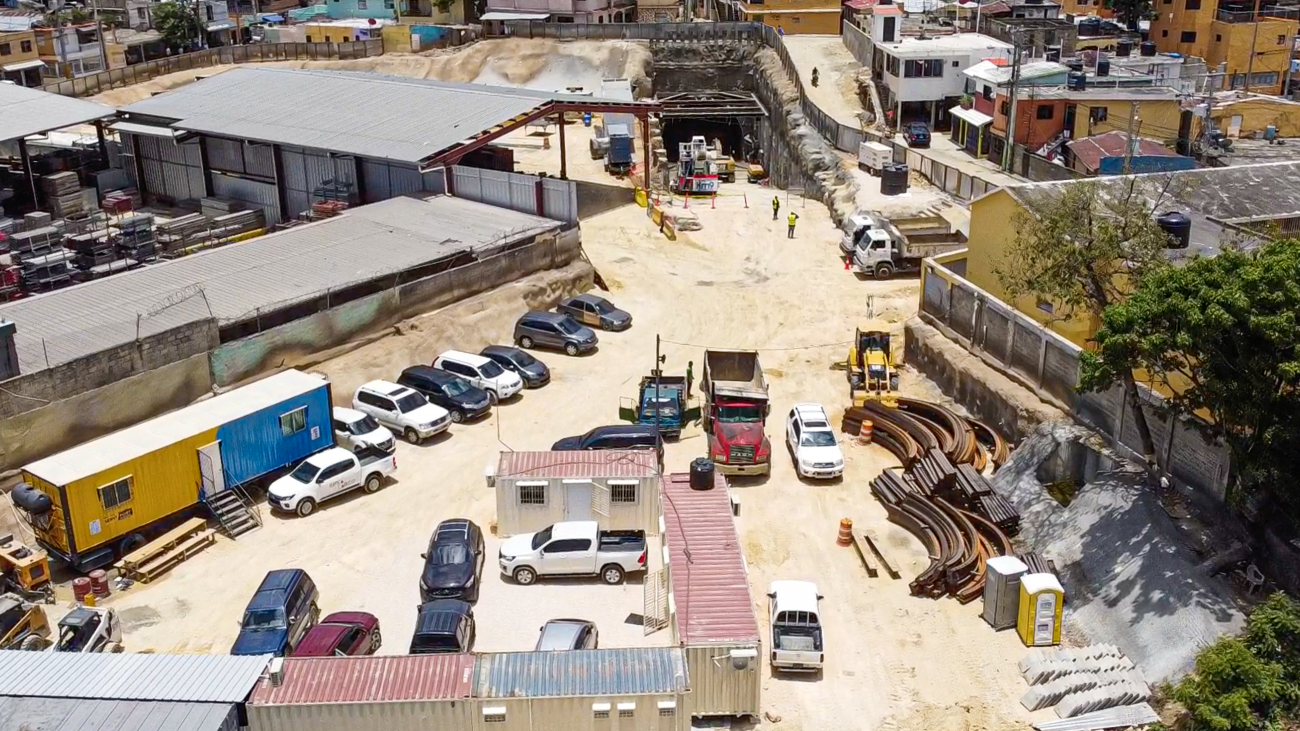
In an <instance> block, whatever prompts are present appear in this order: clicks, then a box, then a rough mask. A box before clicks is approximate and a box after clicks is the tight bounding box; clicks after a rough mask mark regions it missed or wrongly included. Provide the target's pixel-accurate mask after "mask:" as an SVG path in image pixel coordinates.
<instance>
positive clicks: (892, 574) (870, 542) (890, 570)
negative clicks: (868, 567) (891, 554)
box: [862, 531, 902, 579]
mask: <svg viewBox="0 0 1300 731" xmlns="http://www.w3.org/2000/svg"><path fill="white" fill-rule="evenodd" d="M862 540H863V541H866V544H867V547H868V548H870V549H871V552H872V553H873V554H875V556H876V560H878V561H880V565H881V566H883V567H885V573H887V574H889V578H891V579H898V578H901V577H902V575H901V574H899V573H898V569H896V568H894V567H893V566H892V565H890V563H889V561H888V560H887V559H886V558H885V554H883V553H881V552H880V547H879V546H878V545H876V541H875V539H873V538H872V537H871V534H870V533H867V532H866V531H863V532H862Z"/></svg>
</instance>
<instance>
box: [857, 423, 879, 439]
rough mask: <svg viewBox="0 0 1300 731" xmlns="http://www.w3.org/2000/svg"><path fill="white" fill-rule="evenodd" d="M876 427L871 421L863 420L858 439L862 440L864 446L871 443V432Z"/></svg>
mask: <svg viewBox="0 0 1300 731" xmlns="http://www.w3.org/2000/svg"><path fill="white" fill-rule="evenodd" d="M874 426H875V425H874V424H872V423H871V420H870V419H863V420H862V426H861V427H859V428H858V439H861V440H862V443H863V444H870V443H871V430H872V427H874Z"/></svg>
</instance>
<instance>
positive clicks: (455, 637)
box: [411, 599, 474, 655]
mask: <svg viewBox="0 0 1300 731" xmlns="http://www.w3.org/2000/svg"><path fill="white" fill-rule="evenodd" d="M473 647H474V610H473V608H471V607H470V605H469V604H468V603H467V602H463V601H461V600H459V599H435V600H434V601H431V602H425V603H424V604H421V605H420V610H419V614H418V615H417V616H416V618H415V634H414V635H412V636H411V654H412V655H442V654H449V653H456V652H469V651H470V650H471V649H473Z"/></svg>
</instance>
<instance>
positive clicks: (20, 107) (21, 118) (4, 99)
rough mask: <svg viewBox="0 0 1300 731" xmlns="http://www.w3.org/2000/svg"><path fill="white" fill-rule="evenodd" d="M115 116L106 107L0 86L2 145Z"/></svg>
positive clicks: (15, 86)
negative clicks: (28, 136)
mask: <svg viewBox="0 0 1300 731" xmlns="http://www.w3.org/2000/svg"><path fill="white" fill-rule="evenodd" d="M111 116H113V110H112V109H111V108H109V107H106V106H104V105H103V104H96V103H94V102H88V101H82V100H81V99H73V98H72V97H67V96H60V95H58V94H51V93H50V92H48V91H41V90H40V89H29V88H27V87H25V86H18V85H17V84H0V142H4V141H6V140H18V139H22V138H23V137H26V136H27V135H36V134H40V133H42V132H49V131H50V130H52V129H62V128H64V127H71V126H72V125H74V124H83V123H85V122H89V121H91V120H92V119H102V118H104V117H111Z"/></svg>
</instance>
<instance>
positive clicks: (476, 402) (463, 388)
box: [397, 365, 492, 424]
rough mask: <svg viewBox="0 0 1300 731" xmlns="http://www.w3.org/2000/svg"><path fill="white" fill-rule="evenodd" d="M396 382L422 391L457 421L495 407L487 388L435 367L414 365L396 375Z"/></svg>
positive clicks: (431, 401)
mask: <svg viewBox="0 0 1300 731" xmlns="http://www.w3.org/2000/svg"><path fill="white" fill-rule="evenodd" d="M397 383H398V384H399V385H402V386H406V387H407V388H411V389H414V390H416V391H419V392H420V393H422V394H424V397H425V398H427V399H429V403H432V404H437V405H438V406H441V407H442V408H444V409H446V410H447V411H449V412H450V413H451V420H452V421H454V422H456V423H457V424H459V423H460V422H462V421H467V420H469V419H477V418H478V417H480V416H483V415H484V414H486V413H487V412H488V411H490V410H491V409H492V399H491V397H489V396H488V392H487V391H484V390H483V389H481V388H479V387H477V386H474V385H472V384H470V382H469V381H466V380H465V379H464V378H461V377H460V376H457V375H456V374H454V373H449V372H447V371H444V370H441V369H439V368H434V367H433V366H418V365H417V366H411V367H410V368H407V369H406V370H404V371H402V375H400V376H398V377H397Z"/></svg>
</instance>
